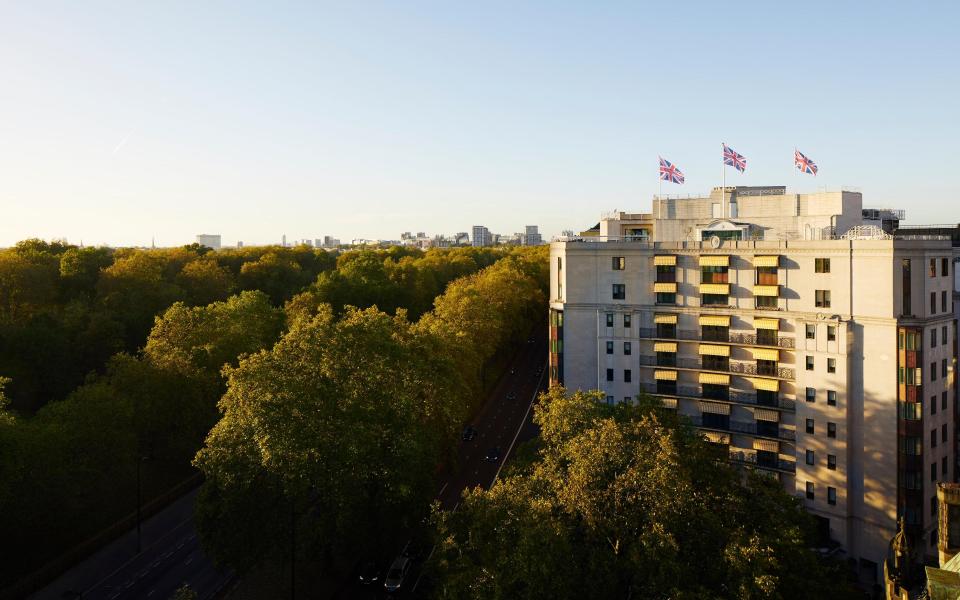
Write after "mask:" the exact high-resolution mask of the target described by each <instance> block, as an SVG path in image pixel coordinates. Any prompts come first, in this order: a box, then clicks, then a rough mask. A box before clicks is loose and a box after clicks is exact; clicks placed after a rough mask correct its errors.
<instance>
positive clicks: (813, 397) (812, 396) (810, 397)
mask: <svg viewBox="0 0 960 600" xmlns="http://www.w3.org/2000/svg"><path fill="white" fill-rule="evenodd" d="M816 401H817V390H816V389H814V388H812V387H808V388H807V402H816Z"/></svg>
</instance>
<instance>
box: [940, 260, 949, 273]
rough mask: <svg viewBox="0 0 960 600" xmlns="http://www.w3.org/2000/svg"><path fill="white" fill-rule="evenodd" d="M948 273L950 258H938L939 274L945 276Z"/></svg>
mask: <svg viewBox="0 0 960 600" xmlns="http://www.w3.org/2000/svg"><path fill="white" fill-rule="evenodd" d="M949 274H950V259H947V258H941V259H940V276H941V277H946V276H947V275H949Z"/></svg>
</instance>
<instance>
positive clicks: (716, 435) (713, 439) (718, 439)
mask: <svg viewBox="0 0 960 600" xmlns="http://www.w3.org/2000/svg"><path fill="white" fill-rule="evenodd" d="M703 437H705V438H707V441H708V442H710V443H712V444H727V445H729V444H730V434H729V433H720V432H719V431H704V432H703Z"/></svg>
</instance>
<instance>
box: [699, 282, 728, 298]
mask: <svg viewBox="0 0 960 600" xmlns="http://www.w3.org/2000/svg"><path fill="white" fill-rule="evenodd" d="M700 293H701V294H720V295H724V296H727V295H730V284H729V283H701V284H700Z"/></svg>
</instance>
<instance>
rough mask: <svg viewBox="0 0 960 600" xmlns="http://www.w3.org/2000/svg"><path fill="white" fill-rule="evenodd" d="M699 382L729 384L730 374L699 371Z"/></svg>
mask: <svg viewBox="0 0 960 600" xmlns="http://www.w3.org/2000/svg"><path fill="white" fill-rule="evenodd" d="M699 375H700V383H708V384H711V385H730V376H729V375H722V374H720V373H700V374H699Z"/></svg>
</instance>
